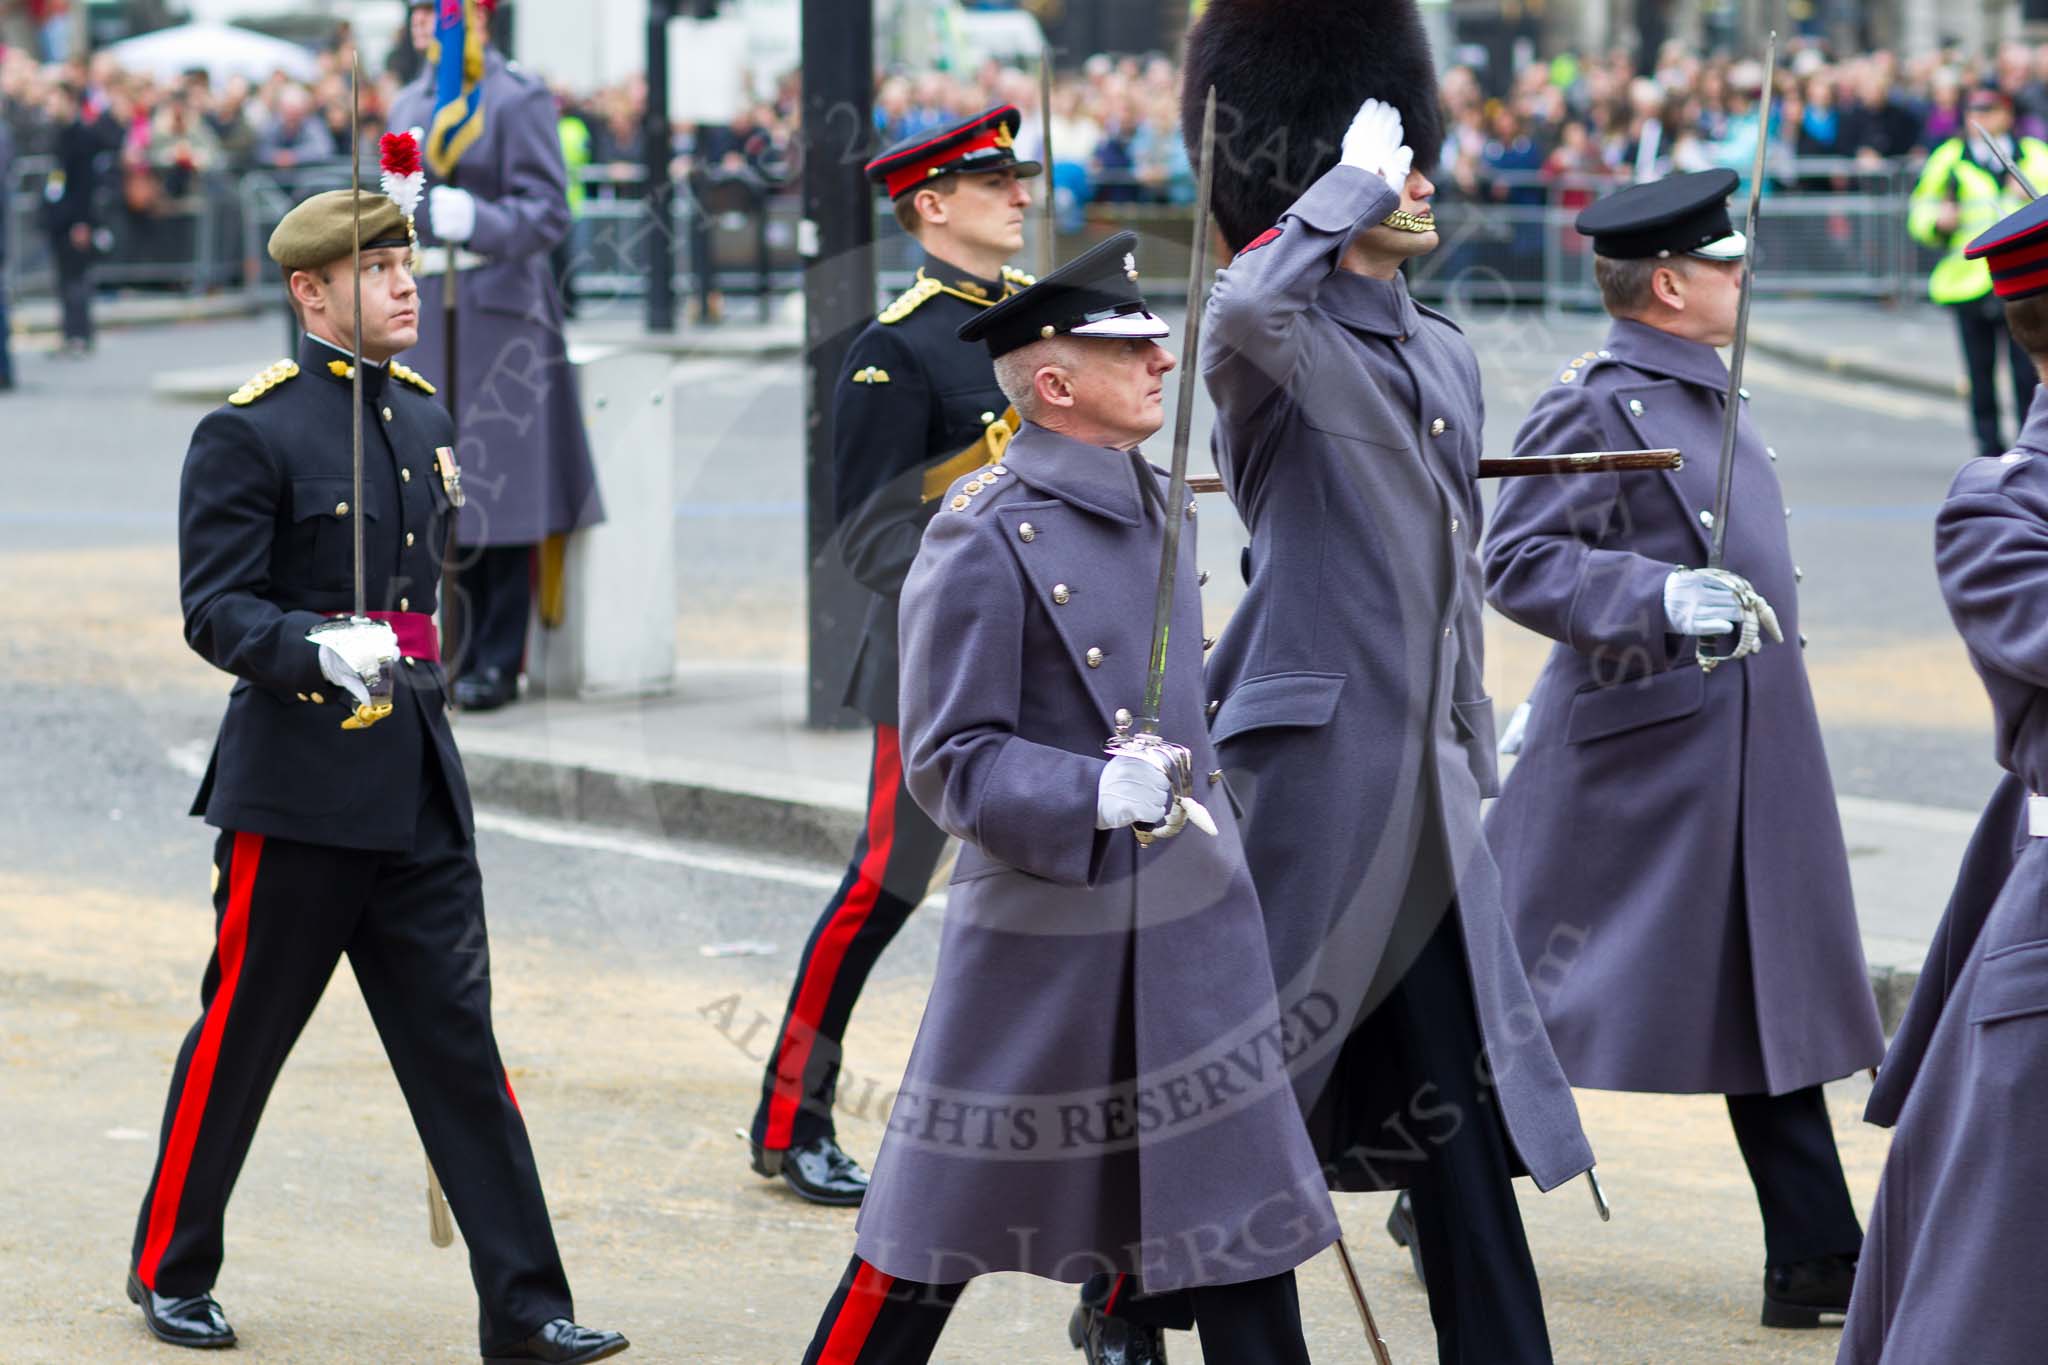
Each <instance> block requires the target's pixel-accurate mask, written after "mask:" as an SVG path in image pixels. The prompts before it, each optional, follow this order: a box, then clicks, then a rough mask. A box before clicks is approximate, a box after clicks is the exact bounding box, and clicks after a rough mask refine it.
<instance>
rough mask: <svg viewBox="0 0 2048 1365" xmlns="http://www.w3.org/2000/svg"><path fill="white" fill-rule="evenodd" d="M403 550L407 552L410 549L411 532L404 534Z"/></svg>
mask: <svg viewBox="0 0 2048 1365" xmlns="http://www.w3.org/2000/svg"><path fill="white" fill-rule="evenodd" d="M405 548H406V549H408V550H410V549H411V548H412V532H410V531H407V532H406V533H405Z"/></svg>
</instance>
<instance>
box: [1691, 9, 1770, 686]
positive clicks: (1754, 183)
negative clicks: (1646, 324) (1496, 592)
mask: <svg viewBox="0 0 2048 1365" xmlns="http://www.w3.org/2000/svg"><path fill="white" fill-rule="evenodd" d="M1777 69H1778V34H1777V31H1776V30H1772V32H1771V43H1770V47H1769V49H1768V50H1767V51H1766V52H1765V54H1764V91H1763V101H1762V103H1761V105H1760V106H1759V108H1758V110H1757V122H1756V166H1755V168H1754V169H1753V170H1752V171H1751V172H1750V176H1749V214H1748V216H1747V217H1746V218H1745V219H1744V220H1743V225H1742V231H1743V252H1742V301H1741V303H1740V304H1739V305H1737V308H1736V313H1735V349H1734V352H1733V353H1732V354H1731V355H1730V356H1729V358H1728V401H1727V404H1726V405H1725V407H1724V409H1723V411H1722V413H1721V467H1720V468H1719V469H1717V470H1715V471H1714V475H1715V481H1714V539H1713V543H1712V546H1711V547H1710V549H1709V550H1708V552H1707V567H1708V568H1710V569H1718V568H1720V567H1722V560H1723V557H1724V554H1725V551H1726V547H1727V544H1728V500H1729V498H1730V497H1731V496H1732V494H1733V490H1734V488H1735V429H1736V425H1737V423H1738V422H1740V420H1741V418H1742V362H1743V359H1744V358H1745V357H1746V356H1747V355H1748V354H1749V304H1750V298H1751V296H1752V294H1753V293H1754V292H1755V286H1756V216H1757V208H1758V206H1759V205H1760V204H1761V203H1762V202H1763V197H1764V162H1765V158H1766V157H1767V156H1768V155H1769V154H1770V149H1771V93H1772V91H1771V83H1772V77H1773V76H1774V75H1775V74H1776V72H1777ZM1702 657H1704V656H1702Z"/></svg>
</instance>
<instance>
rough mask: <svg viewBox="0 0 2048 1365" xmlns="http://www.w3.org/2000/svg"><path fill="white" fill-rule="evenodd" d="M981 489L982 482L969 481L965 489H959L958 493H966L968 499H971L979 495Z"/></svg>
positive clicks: (976, 480)
mask: <svg viewBox="0 0 2048 1365" xmlns="http://www.w3.org/2000/svg"><path fill="white" fill-rule="evenodd" d="M981 489H982V482H981V480H980V479H970V480H968V482H967V487H965V488H963V489H961V490H960V491H961V492H963V493H966V494H967V495H968V496H969V497H972V496H973V495H974V494H976V493H979V492H980V491H981Z"/></svg>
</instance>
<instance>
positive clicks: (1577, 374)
mask: <svg viewBox="0 0 2048 1365" xmlns="http://www.w3.org/2000/svg"><path fill="white" fill-rule="evenodd" d="M1605 359H1607V353H1606V352H1604V351H1588V352H1586V353H1585V354H1584V355H1581V356H1574V357H1573V358H1572V362H1571V364H1569V365H1567V366H1565V368H1564V373H1563V374H1561V375H1559V376H1558V377H1557V382H1558V383H1560V384H1569V383H1571V382H1573V381H1574V380H1576V379H1579V378H1581V377H1582V375H1583V372H1584V370H1585V368H1586V367H1587V366H1588V365H1591V364H1592V363H1593V362H1594V361H1596V360H1605Z"/></svg>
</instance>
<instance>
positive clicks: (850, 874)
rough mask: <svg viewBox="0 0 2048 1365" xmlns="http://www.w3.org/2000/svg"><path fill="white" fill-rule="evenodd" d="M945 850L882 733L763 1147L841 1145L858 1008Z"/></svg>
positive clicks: (805, 972) (791, 1010)
mask: <svg viewBox="0 0 2048 1365" xmlns="http://www.w3.org/2000/svg"><path fill="white" fill-rule="evenodd" d="M945 849H946V835H945V831H943V830H941V829H940V828H939V827H938V826H937V825H935V824H933V823H932V822H931V819H930V817H928V816H927V815H926V814H925V813H924V812H923V811H922V810H920V809H918V805H917V803H916V802H915V801H913V800H911V799H910V792H909V791H908V790H907V789H906V788H905V787H904V785H903V752H902V748H901V746H900V744H899V742H898V737H897V733H896V727H894V726H892V725H878V726H876V727H875V748H874V760H873V762H872V763H871V765H870V767H869V777H868V812H867V824H866V826H865V828H863V829H862V831H861V835H860V838H859V839H858V840H857V841H855V843H854V846H853V857H852V859H851V861H849V862H848V864H847V868H846V877H845V879H844V880H842V881H841V882H840V883H839V889H838V890H837V891H834V892H833V893H832V899H831V900H830V901H828V902H826V904H825V912H824V914H822V915H820V916H819V917H818V923H817V925H816V926H815V927H814V928H813V929H812V930H811V937H810V940H809V941H808V942H806V943H805V944H804V952H803V956H802V957H801V958H800V959H799V960H798V962H797V969H796V983H795V985H793V986H792V987H791V988H790V992H789V1007H788V1009H787V1010H786V1011H785V1012H784V1014H783V1018H782V1028H781V1030H780V1032H779V1033H778V1034H777V1038H776V1045H775V1050H774V1051H773V1052H771V1053H770V1054H769V1056H768V1066H767V1069H766V1073H765V1074H764V1075H763V1076H762V1078H761V1103H760V1107H759V1108H757V1109H756V1110H755V1111H754V1122H753V1138H754V1141H755V1142H757V1143H759V1144H760V1145H761V1146H762V1147H764V1148H767V1149H768V1150H770V1151H786V1150H787V1149H789V1148H791V1147H800V1146H803V1145H804V1144H806V1143H809V1142H814V1141H816V1140H817V1139H818V1138H821V1137H830V1136H832V1135H833V1128H832V1098H833V1096H834V1094H835V1093H836V1092H837V1090H838V1088H839V1058H840V1043H841V1040H842V1039H844V1038H845V1037H846V1024H847V1020H848V1019H850V1018H851V1017H852V1015H853V1004H854V1001H856V1000H858V999H859V998H860V989H861V987H862V986H863V985H864V984H866V982H867V979H868V973H869V971H871V970H873V968H874V965H875V962H876V960H877V959H878V958H880V957H881V955H882V950H883V949H884V948H886V947H888V946H889V940H891V939H893V938H895V937H896V931H897V930H899V929H901V928H902V927H903V922H904V921H905V920H907V919H909V918H910V912H911V911H912V910H915V909H916V908H917V906H918V903H919V902H920V901H922V900H923V899H924V897H925V892H926V891H927V890H929V889H930V887H931V880H932V872H933V870H934V869H936V868H937V867H938V865H939V855H940V854H942V853H944V852H945Z"/></svg>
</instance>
